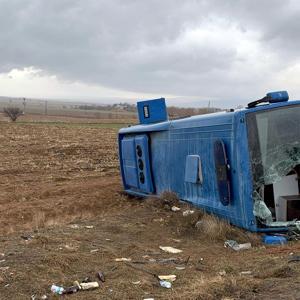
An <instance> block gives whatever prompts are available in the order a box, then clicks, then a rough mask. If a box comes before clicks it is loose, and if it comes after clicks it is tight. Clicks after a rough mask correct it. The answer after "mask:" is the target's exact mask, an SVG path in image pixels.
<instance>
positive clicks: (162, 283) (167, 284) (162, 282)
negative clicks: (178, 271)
mask: <svg viewBox="0 0 300 300" xmlns="http://www.w3.org/2000/svg"><path fill="white" fill-rule="evenodd" d="M159 284H160V286H161V287H163V288H166V289H170V288H171V287H172V283H171V282H170V281H165V280H160V282H159Z"/></svg>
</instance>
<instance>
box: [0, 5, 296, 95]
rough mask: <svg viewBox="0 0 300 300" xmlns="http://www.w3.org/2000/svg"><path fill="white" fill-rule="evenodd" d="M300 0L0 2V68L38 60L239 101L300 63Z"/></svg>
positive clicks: (152, 88)
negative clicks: (292, 65) (299, 58)
mask: <svg viewBox="0 0 300 300" xmlns="http://www.w3.org/2000/svg"><path fill="white" fill-rule="evenodd" d="M298 3H299V2H297V1H279V0H273V1H267V0H262V1H258V0H256V1H234V0H229V1H222V0H219V1H213V0H211V1H196V0H188V1H182V0H181V1H179V0H165V1H159V0H151V1H138V0H131V1H130V0H111V1H104V0H86V1H82V0H51V1H40V0H28V1H24V0H10V1H1V2H0V26H1V33H0V53H1V55H0V72H5V71H9V70H11V69H12V68H24V67H29V66H33V67H35V68H38V69H42V70H43V71H45V72H48V73H50V74H55V75H57V76H58V78H61V79H64V80H71V81H72V80H74V81H81V82H85V83H93V84H99V85H102V86H106V87H111V88H114V89H123V90H128V91H133V92H142V93H157V94H160V95H164V94H170V95H178V96H197V97H199V98H201V99H204V98H212V99H216V100H218V99H230V98H232V99H240V98H241V97H243V95H245V93H248V94H249V95H251V96H254V95H256V94H257V93H261V92H263V91H264V90H265V89H266V88H268V87H271V86H272V82H271V81H272V79H273V76H274V74H275V73H276V74H277V73H278V72H280V71H282V70H284V69H285V68H287V67H288V66H289V65H290V64H293V63H295V61H297V60H298V54H297V51H298V49H299V46H300V40H299V39H298V38H297V37H298V34H299V32H298V31H299V26H300V4H298Z"/></svg>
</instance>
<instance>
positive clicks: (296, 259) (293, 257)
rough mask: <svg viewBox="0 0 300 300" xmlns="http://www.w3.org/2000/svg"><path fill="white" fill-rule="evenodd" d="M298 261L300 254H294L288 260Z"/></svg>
mask: <svg viewBox="0 0 300 300" xmlns="http://www.w3.org/2000/svg"><path fill="white" fill-rule="evenodd" d="M296 261H300V256H299V255H294V256H292V257H291V258H290V259H289V260H288V262H289V263H291V262H296Z"/></svg>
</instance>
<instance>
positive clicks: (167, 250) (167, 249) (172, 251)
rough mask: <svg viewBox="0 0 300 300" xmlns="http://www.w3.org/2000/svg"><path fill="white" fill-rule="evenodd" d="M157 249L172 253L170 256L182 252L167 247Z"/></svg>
mask: <svg viewBox="0 0 300 300" xmlns="http://www.w3.org/2000/svg"><path fill="white" fill-rule="evenodd" d="M159 249H161V250H162V251H165V252H168V253H172V254H177V253H181V252H182V250H180V249H176V248H173V247H169V246H159Z"/></svg>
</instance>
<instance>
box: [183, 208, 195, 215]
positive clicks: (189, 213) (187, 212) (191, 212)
mask: <svg viewBox="0 0 300 300" xmlns="http://www.w3.org/2000/svg"><path fill="white" fill-rule="evenodd" d="M194 212H195V211H194V210H190V209H188V210H185V211H184V212H183V213H182V215H183V216H184V217H187V216H189V215H192V214H193V213H194Z"/></svg>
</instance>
